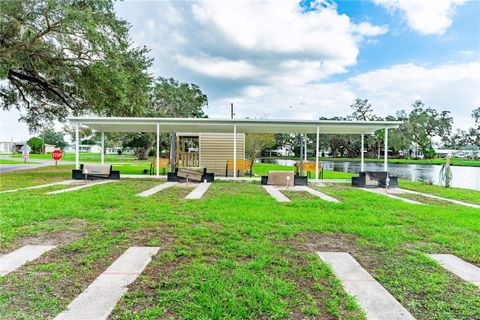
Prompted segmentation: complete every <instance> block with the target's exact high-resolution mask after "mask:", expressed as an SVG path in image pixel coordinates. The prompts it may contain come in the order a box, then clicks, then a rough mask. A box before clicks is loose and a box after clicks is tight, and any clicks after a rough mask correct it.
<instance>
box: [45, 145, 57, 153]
mask: <svg viewBox="0 0 480 320" xmlns="http://www.w3.org/2000/svg"><path fill="white" fill-rule="evenodd" d="M55 149H56V148H55V145H53V144H44V145H43V153H52V152H53V151H55Z"/></svg>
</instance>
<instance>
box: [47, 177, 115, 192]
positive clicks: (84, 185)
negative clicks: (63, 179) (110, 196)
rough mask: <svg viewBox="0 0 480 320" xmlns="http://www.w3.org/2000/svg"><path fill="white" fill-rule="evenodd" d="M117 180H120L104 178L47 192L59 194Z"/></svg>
mask: <svg viewBox="0 0 480 320" xmlns="http://www.w3.org/2000/svg"><path fill="white" fill-rule="evenodd" d="M116 181H118V180H102V181H95V182H87V183H84V184H82V185H80V186H77V187H73V188H67V189H62V190H56V191H51V192H47V194H57V193H64V192H70V191H77V190H81V189H84V188H88V187H92V186H98V185H101V184H106V183H110V182H116Z"/></svg>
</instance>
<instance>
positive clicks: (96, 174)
mask: <svg viewBox="0 0 480 320" xmlns="http://www.w3.org/2000/svg"><path fill="white" fill-rule="evenodd" d="M72 179H74V180H85V179H90V180H95V179H112V180H118V179H120V171H118V170H112V165H101V164H81V165H80V169H73V170H72Z"/></svg>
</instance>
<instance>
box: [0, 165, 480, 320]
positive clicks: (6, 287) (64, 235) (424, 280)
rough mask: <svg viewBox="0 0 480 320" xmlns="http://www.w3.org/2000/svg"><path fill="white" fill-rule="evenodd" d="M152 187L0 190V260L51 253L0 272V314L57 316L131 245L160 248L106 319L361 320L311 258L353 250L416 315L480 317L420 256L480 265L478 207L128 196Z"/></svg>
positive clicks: (458, 287)
mask: <svg viewBox="0 0 480 320" xmlns="http://www.w3.org/2000/svg"><path fill="white" fill-rule="evenodd" d="M260 168H261V167H260ZM262 169H265V168H262ZM69 176H70V168H66V167H65V168H62V167H57V168H52V167H49V168H41V169H35V170H29V171H23V172H16V173H6V174H1V175H0V181H1V187H2V189H10V188H16V187H21V186H26V185H32V184H42V183H46V182H48V181H57V180H59V179H65V178H68V177H69ZM158 183H159V182H158V181H154V180H150V179H122V180H120V181H119V182H117V183H112V184H105V185H100V186H96V187H91V188H87V189H83V190H79V191H77V192H70V193H63V194H57V195H46V194H45V192H47V191H51V190H56V189H62V188H67V186H52V187H49V188H46V189H34V190H26V191H19V192H17V193H4V194H0V202H1V204H2V206H1V211H0V221H1V224H0V254H3V253H6V252H10V251H11V250H13V249H16V248H18V247H20V246H22V245H25V244H27V243H42V242H48V243H56V244H58V245H59V247H58V248H57V249H55V250H53V251H51V252H49V253H47V254H45V255H44V256H42V257H41V258H40V259H37V260H35V261H33V262H30V263H28V264H27V265H25V266H24V267H22V268H20V269H19V270H18V271H17V272H15V273H12V274H10V275H7V276H5V277H0V318H1V319H18V318H23V319H45V318H51V317H54V316H55V315H57V314H58V313H59V312H61V311H62V310H64V308H65V307H66V306H67V305H68V304H69V303H70V302H71V300H72V299H73V298H75V297H76V296H77V295H78V294H79V293H80V292H82V291H83V290H84V289H85V288H86V287H87V286H88V285H89V284H90V283H91V282H92V281H93V280H94V279H95V278H96V277H97V276H98V275H99V274H100V273H101V272H102V271H103V270H105V269H106V268H107V267H108V266H109V265H110V264H111V263H112V262H113V261H114V260H115V259H116V258H117V257H118V256H119V255H120V254H122V253H123V252H124V250H126V248H128V247H130V246H133V245H137V246H160V247H161V249H160V252H159V254H158V255H156V256H155V257H154V258H153V260H152V262H151V263H150V264H149V265H148V266H147V268H146V269H145V271H144V272H143V274H142V275H141V276H140V277H139V278H138V279H137V280H136V281H135V282H134V283H133V284H132V285H130V286H129V290H128V292H127V294H126V295H125V296H124V297H123V298H122V300H121V301H120V303H119V304H118V305H117V307H116V308H115V310H114V312H113V314H112V318H114V319H158V318H172V319H173V318H180V319H291V318H294V319H306V318H318V319H362V318H364V316H363V314H362V312H361V310H360V309H359V307H358V306H357V304H356V302H355V299H354V298H352V297H350V296H348V295H347V294H346V293H345V292H344V291H343V289H342V287H341V284H340V282H339V281H338V280H337V279H336V278H335V277H334V276H333V274H332V272H331V270H330V268H329V267H328V266H327V265H326V264H324V263H322V262H320V261H319V259H318V258H317V256H316V254H315V252H316V251H347V252H349V253H350V254H352V255H353V256H354V257H355V258H356V259H357V260H358V261H359V262H360V264H362V266H363V267H364V268H365V269H367V270H368V271H369V272H370V273H371V274H372V275H373V276H374V277H375V278H376V279H377V280H378V281H379V282H380V283H381V284H382V285H383V286H384V287H385V288H386V289H387V290H388V291H389V292H390V293H391V294H392V295H393V296H394V297H395V298H396V299H397V300H398V301H400V302H401V303H402V305H403V306H405V307H406V308H407V309H408V310H409V311H410V312H411V313H412V314H413V315H414V316H415V317H416V318H417V319H479V318H480V289H479V288H478V287H475V286H473V285H471V284H467V283H466V282H464V281H461V280H460V279H458V278H456V277H455V276H453V275H452V274H450V273H449V272H447V271H445V270H444V269H442V268H441V267H440V266H439V265H438V264H436V263H435V262H433V261H432V260H430V259H429V258H427V257H426V256H425V253H452V254H455V255H457V256H459V257H461V258H463V259H465V260H467V261H469V262H471V263H473V264H476V265H477V266H480V210H478V209H472V208H467V207H461V206H456V205H451V204H448V203H438V204H434V205H429V206H419V205H411V204H408V203H404V202H401V201H398V200H394V199H390V198H387V197H384V196H381V195H376V194H372V193H368V192H365V191H362V190H358V189H353V188H351V187H349V186H346V185H333V186H329V187H323V188H319V190H321V191H322V192H325V193H327V194H329V195H331V196H333V197H336V198H338V199H341V200H342V203H338V204H337V203H327V202H325V201H322V200H319V199H318V198H314V197H311V196H309V195H305V194H301V193H299V194H290V193H287V195H288V196H290V197H291V198H292V203H277V202H275V201H274V200H273V199H272V198H271V197H270V196H268V195H267V194H266V193H265V191H264V190H263V189H262V188H261V186H260V185H259V183H258V182H243V183H241V182H215V183H214V184H213V185H212V186H211V187H210V189H209V190H208V192H207V193H206V195H205V197H204V199H202V200H190V201H187V200H185V199H184V196H185V195H186V194H188V192H190V190H191V188H185V187H173V188H170V189H167V190H164V191H162V192H161V193H158V194H156V195H154V196H151V197H148V198H139V197H136V196H135V195H136V194H137V193H139V192H141V191H144V190H146V189H148V188H151V187H153V186H155V185H157V184H158ZM416 188H418V189H419V190H423V191H430V190H431V189H430V186H425V185H418V186H416ZM449 190H452V191H450V192H452V194H451V196H456V197H459V198H461V197H466V194H468V196H469V197H470V196H472V195H476V196H477V198H480V192H478V191H474V192H471V191H466V190H462V189H454V188H452V189H449Z"/></svg>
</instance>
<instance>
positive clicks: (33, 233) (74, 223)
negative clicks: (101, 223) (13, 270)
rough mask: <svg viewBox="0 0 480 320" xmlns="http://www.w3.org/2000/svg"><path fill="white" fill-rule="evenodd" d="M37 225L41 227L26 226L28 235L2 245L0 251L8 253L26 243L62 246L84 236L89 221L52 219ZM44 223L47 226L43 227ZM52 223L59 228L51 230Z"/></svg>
mask: <svg viewBox="0 0 480 320" xmlns="http://www.w3.org/2000/svg"><path fill="white" fill-rule="evenodd" d="M37 225H38V226H39V228H40V229H39V230H36V228H35V225H33V226H31V225H30V226H28V227H26V228H28V230H29V231H26V232H27V235H25V236H20V237H18V238H16V239H15V240H13V241H12V242H10V243H8V244H5V245H2V248H1V249H0V253H8V252H11V251H13V250H16V249H18V248H20V247H23V246H26V245H56V246H57V247H61V246H64V245H66V244H68V243H72V242H74V241H76V240H78V239H80V238H82V237H83V235H84V234H85V232H86V230H87V229H88V222H87V221H85V220H82V219H69V220H67V219H64V218H62V219H52V220H48V221H43V222H41V223H38V224H37ZM43 225H45V226H46V227H45V228H43ZM52 225H54V226H55V228H58V229H54V230H51V228H49V227H48V226H52ZM42 229H45V230H42ZM23 231H24V230H23V228H22V227H20V228H18V232H19V233H21V232H23Z"/></svg>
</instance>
